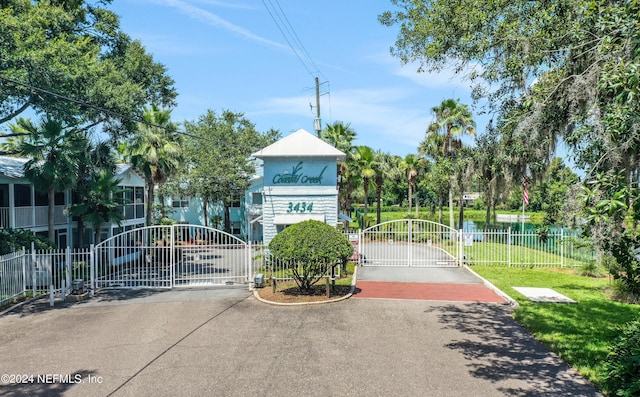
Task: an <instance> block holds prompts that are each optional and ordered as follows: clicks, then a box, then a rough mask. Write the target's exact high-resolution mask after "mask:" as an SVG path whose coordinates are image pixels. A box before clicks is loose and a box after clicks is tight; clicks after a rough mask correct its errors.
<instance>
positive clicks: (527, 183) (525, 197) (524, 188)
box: [522, 177, 529, 205]
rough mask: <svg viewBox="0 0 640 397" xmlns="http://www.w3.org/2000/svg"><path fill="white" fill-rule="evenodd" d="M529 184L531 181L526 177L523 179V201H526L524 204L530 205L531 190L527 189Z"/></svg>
mask: <svg viewBox="0 0 640 397" xmlns="http://www.w3.org/2000/svg"><path fill="white" fill-rule="evenodd" d="M527 186H529V181H528V180H527V178H526V177H524V178H523V179H522V201H524V205H529V192H528V191H527Z"/></svg>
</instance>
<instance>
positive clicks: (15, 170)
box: [0, 156, 145, 248]
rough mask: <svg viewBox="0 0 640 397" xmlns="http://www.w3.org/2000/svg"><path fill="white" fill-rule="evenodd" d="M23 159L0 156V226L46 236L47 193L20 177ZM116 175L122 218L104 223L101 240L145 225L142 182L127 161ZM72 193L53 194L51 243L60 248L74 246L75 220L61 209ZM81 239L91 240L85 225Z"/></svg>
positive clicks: (66, 204) (68, 201) (68, 202)
mask: <svg viewBox="0 0 640 397" xmlns="http://www.w3.org/2000/svg"><path fill="white" fill-rule="evenodd" d="M27 161H28V159H25V158H18V157H11V156H0V228H12V229H28V230H31V231H33V232H34V233H35V234H40V235H42V236H45V237H46V236H47V234H48V226H47V224H48V218H47V204H48V202H47V195H46V194H43V193H39V192H37V191H36V190H35V189H34V187H33V185H32V184H31V182H29V181H28V180H27V179H26V178H25V177H24V172H23V166H24V164H25V163H26V162H27ZM116 178H118V179H120V180H121V182H120V184H119V186H120V188H121V189H122V190H123V193H122V194H123V198H124V201H125V204H124V206H123V208H122V212H123V217H124V220H123V221H122V222H121V224H120V226H118V225H117V224H105V225H103V227H102V231H101V233H102V237H103V239H104V238H106V237H109V236H113V235H115V234H118V233H120V232H122V231H126V230H130V229H133V228H136V227H139V226H144V224H145V210H144V209H145V197H144V196H145V195H144V192H145V182H144V179H143V178H141V177H140V176H139V175H138V174H137V173H136V172H135V171H134V170H133V169H132V167H131V165H128V164H121V165H118V167H117V171H116ZM73 198H74V193H73V191H71V190H69V191H66V192H59V193H56V196H55V208H54V225H55V241H54V242H55V243H56V245H58V247H60V248H65V247H67V246H71V247H73V246H75V242H77V241H78V229H77V224H76V222H75V220H73V219H72V218H71V217H69V216H67V215H66V211H65V208H66V207H67V206H68V205H70V204H71V203H73ZM86 227H87V228H86V229H85V230H84V233H85V238H84V241H85V242H86V243H87V244H89V243H91V242H92V237H93V234H92V233H91V230H90V229H89V228H90V227H91V225H86Z"/></svg>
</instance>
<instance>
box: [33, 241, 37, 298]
mask: <svg viewBox="0 0 640 397" xmlns="http://www.w3.org/2000/svg"><path fill="white" fill-rule="evenodd" d="M31 276H32V279H31V280H32V281H31V288H32V289H33V296H34V297H35V296H36V293H37V291H38V286H37V284H36V282H37V280H36V245H35V243H34V242H33V241H32V242H31Z"/></svg>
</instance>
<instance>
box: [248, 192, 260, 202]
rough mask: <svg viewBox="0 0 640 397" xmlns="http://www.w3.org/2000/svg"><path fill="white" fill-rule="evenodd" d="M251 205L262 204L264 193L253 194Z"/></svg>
mask: <svg viewBox="0 0 640 397" xmlns="http://www.w3.org/2000/svg"><path fill="white" fill-rule="evenodd" d="M251 203H252V204H262V193H260V192H254V193H251Z"/></svg>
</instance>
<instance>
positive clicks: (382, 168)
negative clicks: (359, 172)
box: [374, 151, 400, 224]
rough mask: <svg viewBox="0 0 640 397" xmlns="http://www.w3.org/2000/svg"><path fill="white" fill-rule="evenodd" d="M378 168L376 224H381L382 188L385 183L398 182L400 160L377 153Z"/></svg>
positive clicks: (376, 179) (376, 169)
mask: <svg viewBox="0 0 640 397" xmlns="http://www.w3.org/2000/svg"><path fill="white" fill-rule="evenodd" d="M375 160H376V167H375V172H376V176H375V180H374V183H375V185H376V223H377V224H379V223H380V222H381V212H382V211H381V206H382V188H383V186H384V182H385V181H387V180H397V179H399V178H398V165H399V162H400V158H399V157H397V156H392V155H391V154H389V153H383V152H381V151H377V152H376V153H375Z"/></svg>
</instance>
